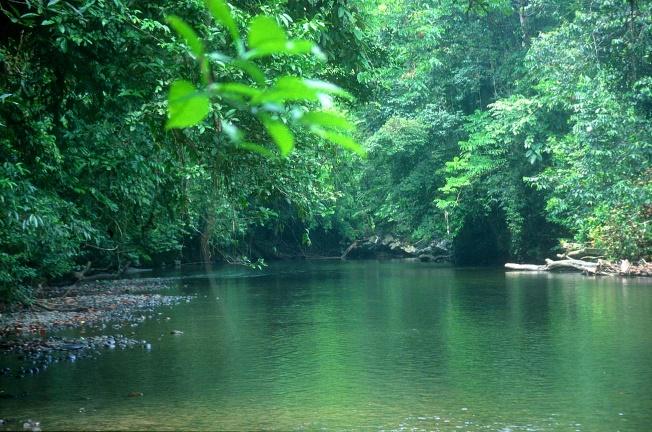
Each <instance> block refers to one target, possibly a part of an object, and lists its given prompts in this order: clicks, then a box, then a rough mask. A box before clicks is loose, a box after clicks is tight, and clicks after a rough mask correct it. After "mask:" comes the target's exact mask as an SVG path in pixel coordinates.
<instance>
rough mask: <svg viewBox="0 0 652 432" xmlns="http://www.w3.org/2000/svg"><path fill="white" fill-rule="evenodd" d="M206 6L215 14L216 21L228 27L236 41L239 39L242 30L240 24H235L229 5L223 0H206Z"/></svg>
mask: <svg viewBox="0 0 652 432" xmlns="http://www.w3.org/2000/svg"><path fill="white" fill-rule="evenodd" d="M206 7H207V8H208V10H209V11H210V12H211V15H213V18H214V19H215V22H217V23H218V24H222V25H223V26H224V27H226V29H227V30H228V31H229V33H230V34H231V37H232V38H233V40H234V41H239V40H240V32H239V31H238V26H236V25H235V21H234V20H233V16H232V15H231V11H230V10H229V5H227V4H226V2H225V1H223V0H206Z"/></svg>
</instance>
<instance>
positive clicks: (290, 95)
mask: <svg viewBox="0 0 652 432" xmlns="http://www.w3.org/2000/svg"><path fill="white" fill-rule="evenodd" d="M325 94H333V95H337V96H345V97H348V98H352V96H351V95H350V94H349V93H348V92H346V91H345V90H343V89H341V88H340V87H338V86H336V85H334V84H331V83H328V82H325V81H318V80H304V79H301V78H297V77H293V76H287V75H286V76H282V77H280V78H279V79H278V80H277V81H276V84H274V86H272V87H271V88H270V89H269V90H267V91H265V92H263V93H261V94H260V95H259V96H258V97H256V98H254V99H252V103H254V104H260V103H268V102H271V103H284V102H289V101H307V102H318V101H320V96H322V95H325Z"/></svg>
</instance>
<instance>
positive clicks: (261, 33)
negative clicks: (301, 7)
mask: <svg viewBox="0 0 652 432" xmlns="http://www.w3.org/2000/svg"><path fill="white" fill-rule="evenodd" d="M247 41H248V42H249V48H251V49H253V48H261V47H263V46H264V45H265V44H271V43H278V42H282V43H285V42H286V41H287V35H286V34H285V31H284V30H283V29H282V28H281V27H280V26H279V25H278V24H277V23H276V21H275V20H274V19H273V18H271V17H268V16H265V15H258V16H256V17H254V19H253V20H251V23H249V33H248V34H247Z"/></svg>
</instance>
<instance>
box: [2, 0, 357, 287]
mask: <svg viewBox="0 0 652 432" xmlns="http://www.w3.org/2000/svg"><path fill="white" fill-rule="evenodd" d="M212 5H213V6H215V5H217V6H218V7H219V4H218V3H215V2H213V3H212ZM239 6H240V7H239V8H234V7H230V6H229V11H230V13H231V17H232V20H233V24H234V25H235V27H233V26H231V25H230V24H228V25H227V27H224V26H223V25H221V24H220V25H218V24H216V23H214V22H211V20H210V15H209V13H208V12H207V11H206V9H205V8H204V7H203V6H202V5H201V4H198V3H197V2H194V1H187V0H161V1H156V2H147V3H144V4H139V5H138V6H135V5H132V4H128V3H124V2H111V1H108V2H105V1H86V2H82V3H80V4H72V3H69V2H45V1H43V2H42V1H33V2H32V1H30V2H26V3H11V4H8V5H6V6H5V5H4V3H3V6H2V10H1V11H0V20H2V22H0V33H1V35H2V41H3V42H2V43H1V44H0V69H1V72H0V96H1V97H0V160H2V164H3V165H2V169H1V170H0V201H1V202H2V206H1V207H2V219H1V221H2V222H0V251H2V255H1V256H0V277H1V279H2V280H1V282H0V285H1V286H2V291H3V293H2V296H3V297H5V298H8V297H13V298H18V299H22V300H25V299H26V298H27V297H26V296H28V295H29V294H30V291H31V289H32V288H33V287H37V286H38V285H39V284H43V285H46V284H49V283H53V282H56V280H57V279H58V278H62V277H63V278H65V277H67V275H68V274H69V273H70V272H71V271H72V270H75V269H76V268H77V269H79V268H82V267H84V266H85V265H86V262H88V261H91V262H92V266H93V267H94V268H107V269H116V268H121V267H124V266H125V265H126V264H128V263H131V264H132V265H152V264H154V263H157V262H159V263H160V262H165V261H168V262H170V261H172V260H173V259H184V260H196V259H203V258H202V257H201V254H200V252H204V253H205V254H206V255H207V258H208V257H210V256H213V257H216V256H225V257H230V256H235V257H239V256H242V255H245V254H246V255H249V254H252V255H254V256H253V257H251V259H255V258H257V257H260V256H261V254H260V252H257V249H258V248H257V245H258V244H262V243H264V244H266V245H267V244H272V245H274V244H276V243H278V242H280V241H281V239H282V238H283V237H285V236H287V235H288V233H287V232H286V231H285V230H284V228H285V227H292V230H298V231H300V232H305V230H306V229H307V227H311V226H313V225H314V224H315V223H317V220H324V219H329V218H330V217H331V216H332V215H333V214H334V208H335V206H336V202H337V200H338V199H339V197H340V196H341V194H339V193H338V192H337V187H336V186H335V185H336V184H337V181H336V179H335V176H336V169H335V168H334V167H335V166H336V165H337V164H338V163H344V164H348V163H349V162H348V161H349V160H352V156H350V155H349V154H347V153H346V152H341V151H339V150H337V149H336V148H333V146H330V145H328V144H327V143H326V142H325V140H323V139H321V138H319V137H318V136H315V134H314V133H311V132H310V130H309V129H310V128H297V129H296V130H293V143H294V144H296V146H295V147H296V149H295V151H294V152H292V153H291V154H290V155H289V156H288V157H286V158H279V157H278V156H275V155H273V154H270V155H268V157H266V158H261V157H260V156H259V155H257V154H255V153H251V152H250V151H248V150H246V149H243V148H242V147H246V146H243V145H242V143H240V144H239V145H236V144H234V143H233V142H232V141H231V140H230V139H228V137H227V136H226V135H225V134H224V133H223V130H224V127H223V124H222V121H224V126H226V125H227V124H232V125H234V126H237V128H238V129H239V130H240V132H241V133H242V134H243V135H246V136H247V139H248V140H250V141H249V142H256V143H257V144H259V145H260V147H261V148H266V149H267V147H268V141H271V140H270V137H269V135H266V134H264V133H263V132H262V131H261V129H260V127H259V123H258V122H257V121H256V118H255V116H254V115H252V113H251V111H250V110H247V109H241V107H236V108H233V107H232V106H229V105H228V104H227V103H226V101H225V100H224V98H215V99H213V100H212V101H211V105H210V107H209V110H210V112H209V118H208V119H207V120H206V121H203V122H202V123H201V124H199V125H197V126H196V127H193V128H191V129H183V130H180V129H177V128H168V129H165V127H164V125H165V124H166V121H168V122H171V123H169V124H168V126H175V122H176V126H182V125H183V124H188V122H189V121H190V120H197V118H195V119H193V118H190V119H189V118H187V117H186V118H184V117H183V116H184V115H185V114H183V115H181V117H179V116H174V115H173V117H172V118H168V115H167V114H168V113H167V111H168V109H171V110H172V111H173V113H174V112H175V110H176V113H179V112H182V113H184V112H185V111H184V110H183V109H181V110H180V109H179V108H180V107H182V106H184V105H185V104H186V103H188V100H190V101H191V102H190V105H191V106H192V105H195V106H199V105H201V104H203V108H201V110H203V112H204V113H205V112H206V107H205V103H206V98H204V97H202V96H199V97H195V96H198V95H194V94H193V97H191V98H189V99H188V100H185V99H183V97H179V98H173V99H177V100H176V102H172V103H171V104H170V105H169V106H168V102H167V101H168V97H169V94H168V89H170V87H172V88H173V89H174V91H173V92H172V93H173V96H174V95H175V94H176V95H181V94H185V95H187V94H188V91H187V90H188V87H189V85H192V86H193V88H198V87H197V85H196V84H190V83H191V82H199V83H200V86H202V85H203V86H205V88H207V87H208V86H212V87H211V89H212V90H211V91H212V92H214V93H211V96H214V95H216V94H217V92H218V90H217V89H216V86H218V84H217V83H223V84H224V83H246V85H248V86H252V88H256V86H258V84H255V81H254V80H253V79H252V78H250V74H248V72H247V71H246V70H243V69H242V67H240V68H238V67H237V66H238V63H237V59H236V58H235V57H234V58H233V60H232V61H230V62H225V61H224V59H223V58H215V56H211V57H210V58H209V55H211V54H212V53H214V52H222V53H229V50H230V49H233V45H232V43H231V42H232V39H233V38H232V36H233V34H232V32H233V30H234V29H236V30H240V29H242V28H244V27H245V23H250V24H251V25H253V23H254V22H257V24H256V25H257V26H258V29H259V30H258V35H259V36H256V37H258V39H256V37H254V36H255V34H254V35H249V36H250V37H249V40H250V42H252V41H253V44H254V45H256V47H257V49H258V50H259V51H258V53H259V54H261V52H262V51H261V50H262V49H263V48H265V47H264V46H263V45H264V43H263V40H264V38H265V37H266V32H267V30H268V28H269V27H270V26H272V27H274V28H276V29H277V30H278V29H281V30H282V31H283V32H285V33H287V34H288V39H298V40H304V41H312V40H317V39H320V38H321V35H322V33H323V31H324V29H325V26H324V21H322V18H323V16H324V11H325V10H326V9H327V5H325V4H324V5H317V4H316V5H315V6H314V7H313V8H312V9H311V11H304V12H303V14H302V15H297V20H296V21H295V20H294V19H293V17H291V16H290V15H289V14H288V11H289V10H290V9H285V8H284V6H283V5H281V4H279V3H278V2H261V3H260V4H258V5H257V6H256V7H252V5H251V3H248V2H242V4H241V5H239ZM343 7H345V8H346V5H343ZM347 10H348V9H347ZM352 10H353V9H352ZM214 12H215V11H214ZM216 13H219V11H217V12H216ZM171 14H176V15H177V16H178V17H179V19H178V20H177V21H175V20H174V19H173V20H172V22H166V21H165V17H166V16H169V15H171ZM261 14H262V15H263V16H266V17H268V19H265V20H264V19H263V18H255V17H254V16H255V15H261ZM223 19H224V18H223ZM226 19H227V20H228V18H226ZM272 21H274V23H272ZM181 22H186V23H188V27H189V28H193V29H195V30H194V31H196V32H197V34H202V35H205V38H204V39H202V40H201V41H200V43H199V44H198V43H197V41H193V40H192V36H190V45H191V46H192V49H193V50H194V52H191V55H190V56H188V51H187V48H186V46H187V45H186V40H187V38H188V37H189V36H188V32H187V28H185V27H184V29H185V30H183V32H185V33H186V38H184V37H181V38H174V36H173V33H172V32H171V27H177V29H179V28H180V27H183V24H180V23H181ZM166 23H167V24H166ZM330 23H331V24H332V25H333V27H331V28H330V29H329V31H330V33H331V34H332V35H333V36H337V35H338V34H339V33H340V32H341V33H342V34H343V35H344V34H346V35H348V34H350V31H351V29H350V28H349V27H347V28H346V29H344V28H343V27H342V24H343V21H340V22H338V21H330ZM261 32H262V36H260V35H261ZM285 33H284V34H285ZM306 43H308V42H306ZM309 43H310V44H311V46H312V42H309ZM265 49H266V48H265ZM360 51H363V50H362V49H361V50H360ZM243 52H244V51H243ZM201 54H204V57H205V58H206V59H207V61H209V63H208V66H209V67H206V68H196V64H197V63H196V60H197V59H196V58H193V57H197V56H199V57H201ZM236 54H237V52H236ZM248 61H249V62H250V63H252V62H253V60H252V59H248ZM349 61H353V60H349ZM234 62H235V64H234ZM257 62H258V63H259V64H258V65H257V66H256V67H257V69H258V70H259V71H260V72H261V74H262V75H264V76H265V77H283V76H289V75H292V76H295V77H297V78H296V80H297V81H296V82H300V83H301V85H303V86H304V87H302V88H305V81H304V78H303V77H304V76H315V77H317V78H318V79H319V78H321V77H327V76H329V75H330V71H331V70H335V69H337V68H338V67H340V66H339V65H338V64H337V63H335V64H333V63H330V64H329V63H325V62H324V61H323V60H320V59H319V58H317V57H315V56H307V55H304V56H279V55H267V56H265V57H264V58H260V59H259V60H258V61H257ZM200 64H201V63H200ZM240 66H243V65H242V64H240ZM244 67H245V69H247V68H248V69H249V72H251V71H254V74H255V69H252V68H250V67H248V66H246V65H245V66H244ZM356 67H361V66H357V65H356ZM209 72H210V77H209V78H210V80H211V82H210V83H208V84H206V83H205V82H204V81H202V80H203V79H205V78H206V77H205V76H204V75H203V74H206V73H209ZM179 77H188V78H189V81H188V82H183V81H178V78H179ZM174 82H176V84H173V83H174ZM286 82H287V80H286ZM293 83H295V82H293ZM312 83H313V84H314V85H315V86H324V85H325V84H323V83H322V82H321V81H314V82H312ZM278 84H279V80H274V79H270V80H269V81H268V82H266V83H265V85H264V87H265V88H268V89H270V90H271V89H272V88H274V86H277V85H278ZM223 90H224V87H221V90H220V91H223ZM231 90H233V89H231ZM295 90H296V88H295ZM323 91H324V90H323V89H321V88H320V89H319V92H320V93H321V92H323ZM332 91H336V92H338V93H340V92H343V91H340V90H336V89H335V87H328V88H327V89H326V90H325V92H332ZM231 93H233V92H231ZM231 93H230V94H231ZM261 94H262V92H261ZM266 95H267V96H270V95H272V94H271V93H269V94H266ZM286 96H287V95H284V96H283V97H286ZM303 96H304V95H302V97H303ZM230 102H233V98H231V100H230ZM175 104H176V105H175ZM300 105H301V104H298V103H296V104H295V103H292V107H290V104H288V111H287V112H288V113H289V114H291V113H292V112H293V111H292V108H295V107H296V108H297V109H300V110H305V108H303V107H301V106H300ZM309 105H310V104H309ZM265 106H267V105H265ZM304 106H305V107H308V105H304ZM310 107H312V105H310ZM201 110H200V111H201ZM191 111H192V110H191ZM185 113H187V112H185ZM202 117H203V114H202ZM308 118H310V117H308ZM215 120H218V121H215ZM304 120H305V119H304ZM343 120H344V119H343V118H342V117H341V116H339V115H336V114H332V111H330V110H327V111H326V112H324V113H321V112H317V113H315V114H312V118H311V123H310V126H314V125H315V124H318V123H320V122H321V123H322V124H325V125H326V127H325V128H323V129H324V131H326V132H328V133H333V132H331V130H332V129H337V130H347V129H348V127H349V124H348V123H344V121H343ZM329 122H330V123H329ZM268 125H271V126H270V128H271V129H272V130H274V131H275V134H276V137H277V141H280V142H281V144H285V147H284V148H286V149H289V146H288V145H287V144H288V141H287V138H284V136H285V137H287V135H288V134H287V133H285V134H284V131H285V127H284V126H283V125H282V124H279V121H277V120H275V119H273V118H271V119H270V120H269V122H268ZM231 130H234V129H231ZM279 131H280V132H279ZM326 132H324V134H325V133H326ZM348 133H349V131H348V130H347V140H346V141H344V140H341V141H342V142H343V143H344V144H351V146H353V144H352V142H353V141H352V140H349V139H348ZM331 137H332V135H331ZM243 150H244V151H243ZM267 151H268V153H271V152H270V151H269V149H267ZM263 225H264V226H266V227H270V228H271V227H276V228H274V229H271V230H270V231H269V232H266V233H265V235H266V237H265V238H264V239H260V238H258V237H256V234H257V232H258V230H259V228H260V227H261V226H263ZM245 261H246V260H245Z"/></svg>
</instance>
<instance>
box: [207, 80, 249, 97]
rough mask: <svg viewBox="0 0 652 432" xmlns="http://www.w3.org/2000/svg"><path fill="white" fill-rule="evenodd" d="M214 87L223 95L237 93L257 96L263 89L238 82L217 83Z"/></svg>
mask: <svg viewBox="0 0 652 432" xmlns="http://www.w3.org/2000/svg"><path fill="white" fill-rule="evenodd" d="M212 89H214V90H215V92H217V93H218V94H222V95H237V96H246V97H249V98H254V97H257V96H259V95H260V93H261V90H259V89H257V88H255V87H251V86H248V85H246V84H242V83H236V82H231V83H222V84H215V85H214V86H213V87H212Z"/></svg>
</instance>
